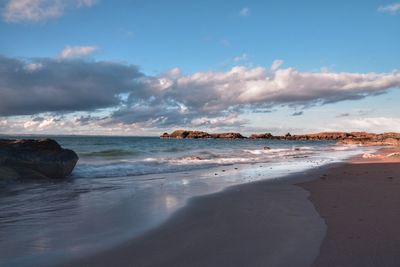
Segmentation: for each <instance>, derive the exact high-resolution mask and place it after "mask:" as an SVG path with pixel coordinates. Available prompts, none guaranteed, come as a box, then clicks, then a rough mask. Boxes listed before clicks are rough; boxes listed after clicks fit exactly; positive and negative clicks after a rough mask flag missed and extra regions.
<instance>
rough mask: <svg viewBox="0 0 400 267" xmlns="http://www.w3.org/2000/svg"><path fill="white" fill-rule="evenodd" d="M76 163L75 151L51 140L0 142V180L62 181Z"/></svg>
mask: <svg viewBox="0 0 400 267" xmlns="http://www.w3.org/2000/svg"><path fill="white" fill-rule="evenodd" d="M77 161H78V155H77V154H76V153H75V152H74V151H72V150H69V149H63V148H62V147H61V146H60V145H59V144H58V143H57V142H56V141H54V140H51V139H44V140H0V168H1V170H0V178H4V176H7V177H10V176H13V177H18V178H52V179H59V178H65V177H66V176H68V175H69V174H71V172H72V170H73V169H74V167H75V165H76V163H77ZM10 170H12V172H10ZM7 177H5V178H7Z"/></svg>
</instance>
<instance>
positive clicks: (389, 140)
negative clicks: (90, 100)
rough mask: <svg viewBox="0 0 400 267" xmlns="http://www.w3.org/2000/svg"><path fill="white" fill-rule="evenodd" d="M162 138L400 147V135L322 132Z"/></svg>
mask: <svg viewBox="0 0 400 267" xmlns="http://www.w3.org/2000/svg"><path fill="white" fill-rule="evenodd" d="M160 138H172V139H268V140H284V141H306V140H331V141H337V143H338V144H343V145H371V146H399V145H400V133H394V132H390V133H381V134H375V133H368V132H321V133H314V134H294V135H292V134H290V133H287V134H285V135H272V134H271V133H263V134H252V135H250V136H249V137H246V136H244V135H242V134H240V133H236V132H228V133H207V132H204V131H188V130H176V131H174V132H172V133H170V134H169V133H163V134H161V135H160Z"/></svg>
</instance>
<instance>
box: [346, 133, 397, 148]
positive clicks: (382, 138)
mask: <svg viewBox="0 0 400 267" xmlns="http://www.w3.org/2000/svg"><path fill="white" fill-rule="evenodd" d="M338 144H342V145H364V146H400V133H383V134H371V133H362V134H359V135H352V136H349V137H347V138H344V139H342V140H339V141H338Z"/></svg>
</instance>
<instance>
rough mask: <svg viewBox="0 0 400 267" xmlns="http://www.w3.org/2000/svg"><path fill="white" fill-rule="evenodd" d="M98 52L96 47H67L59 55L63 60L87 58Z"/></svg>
mask: <svg viewBox="0 0 400 267" xmlns="http://www.w3.org/2000/svg"><path fill="white" fill-rule="evenodd" d="M96 50H97V47H96V46H69V45H68V46H66V47H64V49H63V50H61V52H60V53H59V55H58V57H59V58H61V59H66V58H78V57H85V56H88V55H90V54H92V53H94V52H95V51H96Z"/></svg>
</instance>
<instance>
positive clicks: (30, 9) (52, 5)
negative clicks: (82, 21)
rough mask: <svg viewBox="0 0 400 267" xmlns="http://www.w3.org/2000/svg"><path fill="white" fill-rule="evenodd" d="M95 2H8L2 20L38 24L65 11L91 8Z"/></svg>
mask: <svg viewBox="0 0 400 267" xmlns="http://www.w3.org/2000/svg"><path fill="white" fill-rule="evenodd" d="M96 2H97V1H96V0H8V2H6V5H5V7H4V10H3V19H4V20H5V21H6V22H9V23H18V22H40V21H46V20H48V19H51V18H57V17H61V16H62V15H63V14H64V13H65V11H66V10H69V9H76V8H83V7H91V6H93V5H94V4H96Z"/></svg>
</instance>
